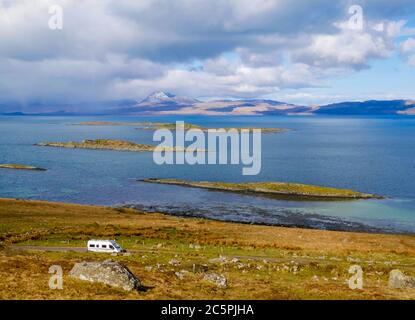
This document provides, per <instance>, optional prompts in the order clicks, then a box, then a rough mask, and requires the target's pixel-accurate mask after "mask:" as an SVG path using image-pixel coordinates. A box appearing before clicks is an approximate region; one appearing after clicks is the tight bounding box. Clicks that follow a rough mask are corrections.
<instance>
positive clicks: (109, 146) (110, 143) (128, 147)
mask: <svg viewBox="0 0 415 320" xmlns="http://www.w3.org/2000/svg"><path fill="white" fill-rule="evenodd" d="M35 145H36V146H40V147H55V148H69V149H93V150H114V151H130V152H148V151H164V152H185V148H183V147H161V146H153V145H149V144H140V143H135V142H131V141H123V140H111V139H96V140H82V141H81V142H74V141H69V142H40V143H36V144H35ZM197 151H199V152H205V151H206V150H204V149H198V150H197Z"/></svg>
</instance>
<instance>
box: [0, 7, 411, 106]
mask: <svg viewBox="0 0 415 320" xmlns="http://www.w3.org/2000/svg"><path fill="white" fill-rule="evenodd" d="M56 5H58V6H59V8H61V13H62V15H60V13H59V12H57V11H56V10H52V11H50V10H51V6H56ZM353 6H354V7H353ZM356 6H358V7H357V8H358V9H359V10H358V11H356ZM351 8H355V9H353V10H351ZM349 10H351V11H349ZM360 13H362V14H361V15H360ZM61 17H62V19H63V20H62V21H63V24H62V28H57V29H56V28H55V29H53V28H51V27H50V26H51V21H52V25H53V23H56V21H59V19H60V18H61ZM56 19H58V20H56ZM359 22H361V24H359ZM55 26H56V24H55ZM0 39H1V41H0V72H1V73H2V77H1V78H0V102H3V104H2V105H4V102H12V101H17V102H22V103H30V102H33V101H40V102H44V103H62V102H65V103H78V102H87V101H102V100H115V99H135V100H140V99H142V98H143V97H145V96H146V95H147V94H149V93H150V92H152V91H155V90H164V91H169V92H172V93H175V94H178V95H185V96H191V97H196V98H200V99H204V100H209V99H214V98H234V99H243V98H272V99H275V100H280V101H287V102H291V103H298V104H307V105H311V104H323V103H329V102H336V101H344V100H367V99H399V98H404V99H415V94H414V90H413V84H414V83H415V72H414V71H415V1H413V0H396V1H386V0H356V1H351V0H339V1H330V0H314V1H309V0H249V1H248V0H211V1H202V0H176V1H169V0H141V1H134V0H120V1H116V0H84V1H77V0H53V1H52V0H35V1H33V0H18V1H11V0H0ZM0 111H1V110H0Z"/></svg>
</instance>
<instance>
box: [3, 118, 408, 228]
mask: <svg viewBox="0 0 415 320" xmlns="http://www.w3.org/2000/svg"><path fill="white" fill-rule="evenodd" d="M98 120H100V121H132V122H136V121H166V122H172V121H175V120H184V121H185V122H191V123H194V124H199V125H202V126H206V127H224V128H226V127H236V126H240V127H280V128H287V129H290V130H289V131H286V132H284V133H278V134H263V135H262V170H261V173H260V174H259V175H257V176H243V175H242V174H241V172H242V167H241V166H238V165H204V166H202V165H196V166H190V165H164V166H159V165H156V164H154V162H153V159H152V153H134V152H117V151H100V150H80V149H77V150H73V149H60V148H47V147H39V146H35V145H34V144H35V143H37V142H41V141H70V140H72V141H79V140H82V139H97V138H106V139H122V140H130V141H134V142H137V143H148V144H156V143H155V142H153V140H152V135H153V132H152V131H145V130H135V128H134V127H133V126H79V125H74V124H76V123H79V122H81V121H98ZM0 163H22V164H30V165H35V166H38V167H43V168H46V169H47V171H46V172H32V171H18V170H7V169H0V197H13V198H25V199H42V200H51V201H63V202H73V203H83V204H100V205H114V206H115V205H134V206H136V207H138V208H142V209H146V210H150V211H163V212H166V213H170V214H176V215H189V216H200V217H207V218H213V219H219V220H231V221H243V222H247V223H266V224H277V225H289V226H290V225H292V226H305V227H313V228H324V229H344V230H349V229H350V230H366V229H370V228H377V229H382V230H383V231H387V232H410V233H415V171H414V169H415V118H411V117H378V118H374V117H341V118H340V117H270V116H264V117H225V116H222V117H198V116H189V117H94V118H91V117H39V116H36V117H35V116H33V117H29V116H15V117H11V116H1V117H0ZM154 177H156V178H180V179H188V180H196V181H197V180H207V181H283V182H298V183H306V184H315V185H323V186H332V187H337V188H347V189H354V190H358V191H361V192H367V193H375V194H379V195H383V196H386V197H387V199H385V200H355V201H328V202H327V201H290V200H283V199H273V198H266V197H256V196H251V195H243V194H232V193H226V192H217V191H209V190H202V189H195V188H184V187H179V186H167V185H158V184H148V183H144V182H139V181H137V179H144V178H154Z"/></svg>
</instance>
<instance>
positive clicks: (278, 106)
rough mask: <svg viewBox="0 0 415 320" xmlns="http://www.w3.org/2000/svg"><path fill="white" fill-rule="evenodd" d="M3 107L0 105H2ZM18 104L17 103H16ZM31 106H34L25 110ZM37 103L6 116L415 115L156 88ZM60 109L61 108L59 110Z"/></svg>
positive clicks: (392, 105)
mask: <svg viewBox="0 0 415 320" xmlns="http://www.w3.org/2000/svg"><path fill="white" fill-rule="evenodd" d="M1 107H2V106H1V105H0V108H1ZM14 107H15V105H14ZM28 108H30V105H29V106H27V105H26V107H25V109H28ZM55 108H56V109H55V110H53V106H48V108H47V109H49V110H50V111H47V112H36V111H35V110H36V109H37V110H39V109H45V108H42V106H41V104H39V103H36V104H35V105H33V110H34V111H33V112H30V113H27V112H22V111H20V110H16V111H12V112H8V113H3V114H6V115H56V116H59V115H62V116H63V115H140V114H141V115H146V114H151V115H415V101H413V100H370V101H363V102H340V103H333V104H328V105H320V106H319V105H315V106H301V105H295V104H290V103H286V102H280V101H274V100H266V99H246V100H215V101H199V100H197V99H193V98H189V97H183V96H176V95H174V94H172V93H168V92H163V91H155V92H153V93H151V94H150V95H149V96H147V97H146V98H145V99H143V100H141V101H140V102H136V101H133V100H119V101H109V102H108V101H106V102H96V103H87V104H79V105H76V106H73V105H70V106H69V105H59V106H55ZM58 108H59V109H58Z"/></svg>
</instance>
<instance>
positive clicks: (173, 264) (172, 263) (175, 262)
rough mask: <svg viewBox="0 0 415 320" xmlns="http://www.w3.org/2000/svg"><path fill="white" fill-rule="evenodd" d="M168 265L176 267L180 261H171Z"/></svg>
mask: <svg viewBox="0 0 415 320" xmlns="http://www.w3.org/2000/svg"><path fill="white" fill-rule="evenodd" d="M169 264H171V265H172V266H178V265H180V261H179V260H177V259H171V260H170V261H169Z"/></svg>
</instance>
